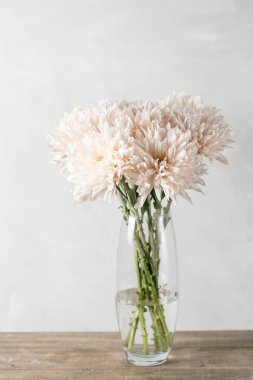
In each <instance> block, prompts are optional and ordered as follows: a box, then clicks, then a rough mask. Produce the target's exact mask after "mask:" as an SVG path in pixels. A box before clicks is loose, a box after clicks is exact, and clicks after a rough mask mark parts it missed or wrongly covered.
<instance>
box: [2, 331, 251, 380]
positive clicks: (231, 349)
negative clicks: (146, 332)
mask: <svg viewBox="0 0 253 380" xmlns="http://www.w3.org/2000/svg"><path fill="white" fill-rule="evenodd" d="M184 378H185V379H189V380H190V379H195V380H198V379H201V380H203V379H222V380H226V379H229V380H234V379H236V380H240V379H243V380H248V379H250V380H253V331H233V332H232V331H219V332H199V331H198V332H178V333H176V336H175V342H174V346H173V351H172V354H171V357H170V361H169V363H168V364H165V365H162V366H158V367H152V368H147V367H145V368H140V367H134V366H131V365H130V364H129V363H128V362H127V361H126V358H125V355H124V353H123V352H122V349H121V343H120V339H119V335H118V334H117V333H0V379H5V380H8V379H11V380H16V379H26V380H30V379H33V380H39V379H49V380H50V379H61V380H64V379H68V380H72V379H91V380H93V379H105V380H106V379H110V380H114V379H123V380H124V379H130V380H132V379H133V380H134V379H136V380H138V379H141V380H144V379H147V380H158V379H159V380H163V379H164V380H165V379H172V380H174V379H184Z"/></svg>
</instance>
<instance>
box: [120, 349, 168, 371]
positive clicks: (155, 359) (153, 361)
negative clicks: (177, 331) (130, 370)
mask: <svg viewBox="0 0 253 380" xmlns="http://www.w3.org/2000/svg"><path fill="white" fill-rule="evenodd" d="M125 352H126V356H127V360H128V361H129V363H131V364H133V365H136V366H143V367H150V366H155V365H160V364H163V363H166V362H167V361H168V360H169V357H168V352H163V353H160V354H153V355H152V354H150V355H144V354H137V353H133V352H128V351H125Z"/></svg>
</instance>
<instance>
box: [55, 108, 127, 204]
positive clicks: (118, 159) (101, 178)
mask: <svg viewBox="0 0 253 380" xmlns="http://www.w3.org/2000/svg"><path fill="white" fill-rule="evenodd" d="M131 125H132V124H131V119H130V118H129V116H127V114H126V113H124V112H123V111H122V110H121V109H120V108H119V107H117V105H116V104H114V103H110V102H107V103H105V102H103V103H100V104H99V106H98V107H97V108H96V107H87V108H84V109H81V108H77V109H75V110H74V111H73V112H72V113H71V114H70V115H68V116H66V117H65V118H64V119H63V121H62V122H61V123H60V125H59V126H58V127H56V128H55V129H54V131H53V132H52V134H51V136H49V138H50V147H51V149H52V151H53V152H54V154H55V157H54V160H53V161H54V162H55V163H57V164H59V165H60V166H61V167H62V169H63V170H66V171H68V172H69V176H68V180H69V181H70V182H72V183H74V185H75V186H74V189H73V196H74V199H75V200H76V201H85V200H95V199H107V198H109V199H110V198H111V196H112V194H113V193H114V192H115V186H116V184H117V183H118V182H119V181H120V179H121V178H122V176H123V175H124V173H125V171H126V170H127V169H128V161H129V157H130V155H131V153H132V150H133V148H132V144H133V141H132V138H131Z"/></svg>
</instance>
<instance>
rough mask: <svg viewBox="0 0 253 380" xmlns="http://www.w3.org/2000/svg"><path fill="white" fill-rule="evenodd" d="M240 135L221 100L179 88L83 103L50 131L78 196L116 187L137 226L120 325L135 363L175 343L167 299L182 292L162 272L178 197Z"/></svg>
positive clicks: (107, 193) (195, 186) (101, 194)
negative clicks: (160, 94)
mask: <svg viewBox="0 0 253 380" xmlns="http://www.w3.org/2000/svg"><path fill="white" fill-rule="evenodd" d="M232 142H233V134H232V131H231V130H230V129H229V128H228V126H227V124H226V123H225V122H224V118H223V116H222V115H221V114H220V113H219V110H218V109H217V108H214V107H210V106H208V105H205V104H204V103H203V102H202V100H201V99H200V98H199V97H197V98H192V97H191V96H187V95H176V94H174V95H172V96H171V97H168V98H165V99H163V100H159V101H156V102H127V101H117V102H110V101H105V102H100V103H99V104H98V106H97V107H84V108H82V107H78V108H75V109H74V110H73V112H72V113H71V114H70V115H66V116H65V117H64V119H63V120H62V121H61V122H60V124H59V126H57V127H56V128H55V129H54V130H53V132H52V134H51V135H50V147H51V150H52V151H53V153H54V159H53V161H54V162H55V163H57V164H59V165H60V166H61V168H62V169H63V170H65V171H67V172H68V174H69V176H68V180H69V181H70V182H72V183H73V184H74V187H73V196H74V199H75V200H76V201H77V202H82V201H87V200H89V201H92V200H96V199H103V200H107V199H109V200H110V199H111V198H112V196H113V195H114V194H116V195H117V196H118V199H119V201H120V206H121V209H122V212H123V218H124V224H125V226H127V227H126V228H128V229H130V230H131V233H130V235H129V234H128V239H130V240H131V241H132V244H131V249H132V251H131V252H130V253H129V258H130V259H131V260H133V261H134V268H135V269H134V277H135V285H134V286H133V287H129V286H128V285H126V288H127V289H125V293H124V296H126V295H127V294H128V295H129V294H130V295H131V297H130V298H128V299H127V301H126V304H129V302H130V301H129V300H132V301H131V302H130V304H131V307H132V308H131V313H130V314H129V315H127V316H126V317H124V316H123V319H124V318H125V320H126V323H125V325H126V327H124V328H122V323H123V322H122V320H123V319H122V318H121V316H119V325H120V328H121V334H122V340H123V346H124V348H125V350H126V352H127V354H128V359H129V360H130V361H131V362H133V363H135V364H142V365H154V364H159V363H161V362H163V361H165V360H166V359H167V357H168V352H169V350H170V348H171V345H172V340H173V329H172V328H170V327H169V321H168V318H167V314H166V307H165V304H164V302H163V300H164V295H167V296H168V294H169V298H170V302H171V299H172V300H173V299H174V300H175V299H177V297H178V293H177V292H176V291H174V292H173V291H172V289H169V287H168V284H169V283H170V278H169V277H170V276H169V275H168V276H167V277H166V276H163V273H161V271H162V269H161V266H162V257H161V252H162V251H164V250H165V251H166V249H167V246H166V244H165V243H164V242H165V239H164V238H163V234H164V231H165V230H166V229H168V228H169V227H168V226H169V225H170V224H171V214H170V207H171V204H172V203H173V202H175V201H176V199H177V196H178V195H180V196H182V197H184V198H186V199H187V200H188V201H191V200H190V197H189V195H188V190H190V189H192V190H197V191H202V187H203V186H204V184H205V183H204V180H203V176H204V175H205V174H206V173H207V164H208V162H209V163H210V162H212V160H214V159H216V160H219V161H221V162H223V163H226V162H227V160H226V158H225V157H224V155H223V154H222V151H223V150H224V149H225V148H226V147H228V146H229V145H230V144H231V143H232ZM133 220H134V221H133ZM129 236H130V238H129ZM124 246H125V245H124ZM122 250H123V245H122ZM119 255H121V246H119ZM167 267H168V266H167ZM167 267H166V265H163V271H164V270H165V271H166V268H167ZM123 272H124V271H123ZM126 272H127V267H126ZM128 275H129V273H128V272H127V273H126V276H128ZM165 277H166V278H165ZM164 278H165V280H164ZM126 284H127V282H126ZM174 290H175V289H174ZM167 296H166V297H167ZM166 297H165V298H166ZM167 298H168V297H167ZM118 313H119V314H121V312H119V311H118ZM131 354H135V356H136V357H138V358H139V360H134V359H133V358H132V359H131ZM161 355H162V356H161ZM151 357H152V359H150V358H151ZM140 358H141V359H140ZM145 358H149V359H148V360H145ZM157 358H158V359H157ZM135 359H136V358H135Z"/></svg>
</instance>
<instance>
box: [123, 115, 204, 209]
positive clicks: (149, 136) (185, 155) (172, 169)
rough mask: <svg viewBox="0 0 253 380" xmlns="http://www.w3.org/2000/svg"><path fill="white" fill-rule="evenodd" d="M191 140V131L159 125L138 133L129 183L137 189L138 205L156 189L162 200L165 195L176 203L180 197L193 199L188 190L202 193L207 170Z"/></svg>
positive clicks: (194, 143)
mask: <svg viewBox="0 0 253 380" xmlns="http://www.w3.org/2000/svg"><path fill="white" fill-rule="evenodd" d="M190 138H191V132H190V131H187V132H182V131H181V130H180V129H179V128H171V127H170V126H169V125H167V126H166V127H163V128H161V127H160V125H159V124H158V123H157V124H156V123H155V122H153V124H152V125H151V126H146V127H145V128H141V129H139V130H138V131H136V134H135V145H134V153H133V156H132V158H131V170H129V171H128V172H127V180H128V182H129V184H130V186H133V185H136V186H137V191H138V194H139V196H140V197H139V200H138V204H137V205H138V206H142V205H143V203H144V202H145V199H146V198H147V196H148V195H149V194H150V193H151V191H152V190H153V189H154V190H155V192H156V195H157V196H158V198H159V199H161V193H162V192H164V193H165V196H166V198H167V199H170V198H171V199H173V200H174V199H175V198H176V196H177V195H181V196H183V197H185V198H186V199H188V200H190V198H189V196H188V194H187V192H186V190H187V189H194V190H197V191H200V190H201V189H200V186H201V185H204V181H203V180H202V178H201V176H202V175H203V174H204V173H205V172H206V168H205V166H204V164H203V162H202V159H201V156H200V155H198V154H197V150H198V145H197V143H196V142H195V141H190Z"/></svg>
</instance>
